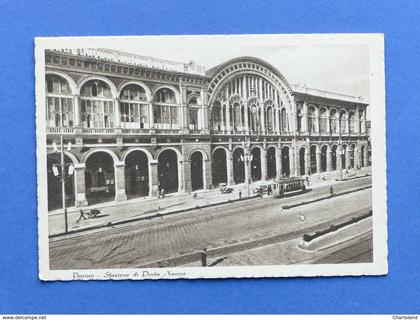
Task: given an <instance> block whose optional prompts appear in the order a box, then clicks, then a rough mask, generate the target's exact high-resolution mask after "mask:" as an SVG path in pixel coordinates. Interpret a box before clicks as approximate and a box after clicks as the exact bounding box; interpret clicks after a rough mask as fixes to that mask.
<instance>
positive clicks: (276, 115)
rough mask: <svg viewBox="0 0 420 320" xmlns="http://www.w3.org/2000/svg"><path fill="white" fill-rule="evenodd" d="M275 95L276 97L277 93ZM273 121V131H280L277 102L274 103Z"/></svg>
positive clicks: (277, 132)
mask: <svg viewBox="0 0 420 320" xmlns="http://www.w3.org/2000/svg"><path fill="white" fill-rule="evenodd" d="M276 97H277V95H276ZM276 99H277V98H276ZM274 123H275V125H274V126H275V127H274V130H275V133H276V134H279V133H280V121H279V105H278V103H277V102H276V104H275V105H274Z"/></svg>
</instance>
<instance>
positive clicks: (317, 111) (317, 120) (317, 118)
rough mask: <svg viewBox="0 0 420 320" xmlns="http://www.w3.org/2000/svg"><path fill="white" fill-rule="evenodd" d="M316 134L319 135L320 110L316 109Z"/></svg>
mask: <svg viewBox="0 0 420 320" xmlns="http://www.w3.org/2000/svg"><path fill="white" fill-rule="evenodd" d="M314 120H315V133H316V134H318V133H319V109H318V108H315V119H314Z"/></svg>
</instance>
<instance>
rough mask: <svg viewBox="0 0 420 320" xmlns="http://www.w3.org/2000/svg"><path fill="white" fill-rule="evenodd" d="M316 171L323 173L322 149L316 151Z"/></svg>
mask: <svg viewBox="0 0 420 320" xmlns="http://www.w3.org/2000/svg"><path fill="white" fill-rule="evenodd" d="M316 173H321V150H318V151H317V152H316Z"/></svg>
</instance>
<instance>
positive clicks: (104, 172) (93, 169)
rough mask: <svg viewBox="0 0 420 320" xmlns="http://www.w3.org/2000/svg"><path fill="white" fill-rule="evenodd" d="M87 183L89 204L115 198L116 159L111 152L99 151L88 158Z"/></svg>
mask: <svg viewBox="0 0 420 320" xmlns="http://www.w3.org/2000/svg"><path fill="white" fill-rule="evenodd" d="M85 183H86V198H87V200H88V203H89V204H94V203H101V202H107V201H113V200H114V199H115V175H114V160H113V159H112V157H111V155H110V154H108V153H106V152H103V151H98V152H95V153H93V154H91V155H90V156H89V157H88V158H87V160H86V172H85Z"/></svg>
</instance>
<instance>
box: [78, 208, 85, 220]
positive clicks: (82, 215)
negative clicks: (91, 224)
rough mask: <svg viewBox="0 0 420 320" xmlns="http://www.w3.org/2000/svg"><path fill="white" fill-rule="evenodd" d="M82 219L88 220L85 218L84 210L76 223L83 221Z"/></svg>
mask: <svg viewBox="0 0 420 320" xmlns="http://www.w3.org/2000/svg"><path fill="white" fill-rule="evenodd" d="M82 218H83V220H86V216H85V213H84V211H83V210H82V209H80V216H79V219H77V221H76V223H79V222H80V220H82Z"/></svg>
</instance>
